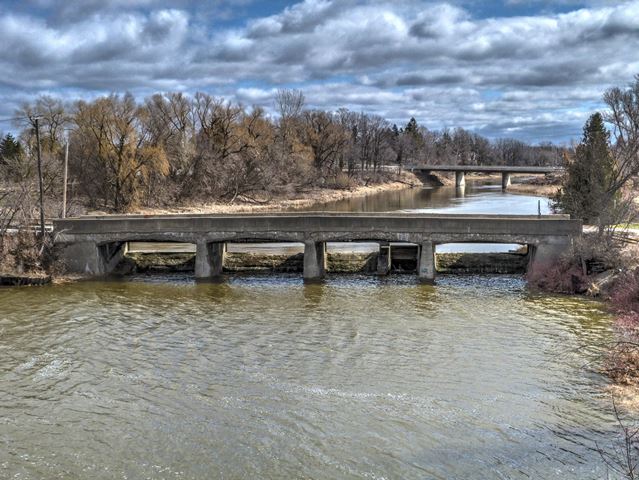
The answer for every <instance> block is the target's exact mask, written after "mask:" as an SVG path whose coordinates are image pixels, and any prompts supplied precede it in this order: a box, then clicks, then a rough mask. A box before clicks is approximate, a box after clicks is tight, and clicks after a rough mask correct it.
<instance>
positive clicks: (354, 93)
mask: <svg viewBox="0 0 639 480" xmlns="http://www.w3.org/2000/svg"><path fill="white" fill-rule="evenodd" d="M43 1H45V0H33V2H43ZM47 1H48V0H47ZM234 1H235V4H246V3H247V2H249V1H250V0H234ZM218 3H219V5H224V7H225V8H227V7H229V6H232V5H233V4H234V3H233V0H232V1H231V2H228V1H227V2H218ZM216 5H217V4H216ZM54 6H55V5H50V4H47V3H44V4H40V5H39V7H40V8H51V9H53V8H54ZM84 7H85V10H84V11H85V12H86V14H84V15H75V16H74V15H72V12H67V13H65V16H64V20H65V21H50V20H47V18H45V17H44V16H42V15H40V16H38V15H37V14H35V13H29V12H27V11H24V10H23V11H22V13H18V14H16V13H11V12H7V11H6V10H4V11H3V10H0V43H1V44H2V45H3V48H2V49H0V100H2V101H1V102H0V115H5V116H6V115H7V114H9V115H10V114H11V112H10V111H8V109H9V108H13V107H12V106H13V105H14V104H15V98H16V95H17V93H16V92H19V94H20V95H19V96H20V97H21V98H23V97H29V96H34V95H37V93H38V92H39V91H42V90H43V89H46V90H47V91H49V92H54V93H55V92H56V91H57V92H58V93H59V94H61V95H66V96H69V95H71V94H73V95H76V94H78V92H79V93H81V94H83V95H86V96H91V95H96V94H97V93H101V92H109V91H123V90H131V91H133V92H135V93H136V94H138V95H145V94H148V93H151V92H152V91H153V90H156V89H157V90H170V89H180V90H186V91H191V92H192V91H195V90H198V89H203V90H207V91H210V92H212V93H218V94H220V95H225V96H234V97H235V98H237V99H238V100H241V101H242V102H244V103H258V104H262V105H265V106H269V105H271V104H272V99H273V96H274V94H275V91H276V90H277V88H279V87H282V86H292V87H300V86H302V88H304V90H305V91H306V94H307V97H308V99H309V101H310V102H311V103H312V105H313V106H316V107H321V108H328V109H335V108H339V107H342V106H343V107H348V108H351V109H354V110H366V111H369V112H372V113H378V114H381V115H384V116H387V117H388V118H390V119H391V120H393V121H398V122H400V121H401V122H403V121H406V119H407V118H408V117H410V115H415V116H417V117H418V120H419V121H420V122H421V123H423V124H426V125H428V126H430V127H434V128H435V127H441V126H457V125H459V126H464V127H470V128H476V129H478V130H481V131H484V132H489V133H490V134H499V133H500V132H501V133H504V134H510V133H513V132H516V133H517V135H519V136H522V137H526V138H529V139H534V136H535V132H539V133H540V135H541V134H543V135H544V136H547V135H549V133H548V130H549V126H555V127H556V130H557V132H558V134H557V138H562V137H563V136H565V132H566V131H569V130H570V131H572V132H574V134H578V133H579V131H580V128H581V125H580V124H581V123H582V122H583V120H585V118H586V116H587V114H588V109H589V108H592V105H593V104H595V105H596V103H597V101H598V99H599V96H600V94H601V93H602V92H603V91H604V90H605V88H607V87H609V86H611V85H624V84H625V83H627V82H628V81H630V80H631V79H632V77H633V75H634V74H636V73H639V47H638V46H639V0H634V1H629V2H625V3H622V4H612V5H608V4H604V5H597V6H592V7H589V8H582V9H579V10H574V11H571V12H569V13H563V14H552V13H543V14H542V13H540V14H538V15H535V16H527V17H495V18H475V17H474V16H473V14H472V11H471V10H467V9H463V8H461V7H459V6H455V5H453V4H448V3H424V2H417V1H412V0H406V1H403V2H402V1H384V0H369V1H356V0H332V1H331V0H305V1H304V2H302V3H298V4H295V5H293V6H290V7H288V8H285V9H284V10H282V11H281V12H280V13H277V14H275V15H270V16H267V17H263V18H256V19H252V20H249V21H247V22H246V23H245V25H240V26H237V25H235V26H233V27H223V28H222V27H219V25H217V24H216V25H213V26H212V25H210V24H209V23H207V21H208V20H207V19H208V18H209V17H202V16H199V15H198V14H197V10H195V11H194V9H193V5H192V4H191V3H190V2H188V1H187V0H183V1H179V0H176V1H173V2H170V1H168V0H162V1H160V0H158V1H152V0H135V3H130V2H124V1H123V0H104V1H101V2H98V1H95V2H87V3H86V4H85V5H84ZM171 7H175V8H171ZM247 85H248V86H247ZM544 122H545V123H544Z"/></svg>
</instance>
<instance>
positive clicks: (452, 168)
mask: <svg viewBox="0 0 639 480" xmlns="http://www.w3.org/2000/svg"><path fill="white" fill-rule="evenodd" d="M405 169H406V170H408V171H410V172H424V173H430V172H455V186H457V187H463V186H464V185H466V174H467V173H469V172H476V173H501V187H502V188H504V189H505V188H508V187H509V186H510V177H511V175H512V174H517V173H521V174H528V175H547V174H551V173H562V172H563V171H564V168H563V167H547V166H544V167H536V166H514V165H415V166H407V167H405Z"/></svg>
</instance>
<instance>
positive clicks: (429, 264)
mask: <svg viewBox="0 0 639 480" xmlns="http://www.w3.org/2000/svg"><path fill="white" fill-rule="evenodd" d="M418 255H419V256H418V258H417V276H418V278H419V280H420V281H421V282H424V283H433V282H434V281H435V270H436V263H435V244H434V243H433V242H423V243H422V244H421V245H420V246H419V249H418Z"/></svg>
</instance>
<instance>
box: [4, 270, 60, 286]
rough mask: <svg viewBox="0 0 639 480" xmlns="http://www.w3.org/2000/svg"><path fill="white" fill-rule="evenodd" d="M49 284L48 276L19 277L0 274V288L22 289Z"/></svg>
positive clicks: (18, 275) (17, 275)
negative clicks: (23, 287)
mask: <svg viewBox="0 0 639 480" xmlns="http://www.w3.org/2000/svg"><path fill="white" fill-rule="evenodd" d="M49 283H51V277H50V276H49V275H20V274H2V273H0V287H22V286H37V285H47V284H49Z"/></svg>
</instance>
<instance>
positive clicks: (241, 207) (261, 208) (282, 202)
mask: <svg viewBox="0 0 639 480" xmlns="http://www.w3.org/2000/svg"><path fill="white" fill-rule="evenodd" d="M422 186H424V182H422V181H421V180H420V179H419V178H418V177H417V176H415V175H414V174H412V173H410V172H402V174H401V176H400V177H399V178H398V179H397V180H395V181H392V182H386V183H380V184H375V185H369V186H357V187H352V188H348V189H331V188H313V189H308V190H303V191H300V192H296V193H294V194H292V195H290V196H282V197H275V198H273V199H272V200H270V201H269V202H267V203H259V204H256V203H232V204H228V203H219V202H212V203H198V204H191V205H180V206H175V207H173V208H166V207H165V208H147V207H142V208H138V209H136V210H135V211H132V212H131V214H138V215H166V214H175V213H194V214H198V213H252V212H273V211H282V210H290V209H298V208H307V207H310V206H311V205H315V204H318V203H329V202H335V201H339V200H346V199H349V198H355V197H365V196H368V195H374V194H377V193H382V192H388V191H396V190H405V189H408V188H416V187H422ZM103 213H104V212H88V214H90V215H100V214H103Z"/></svg>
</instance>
